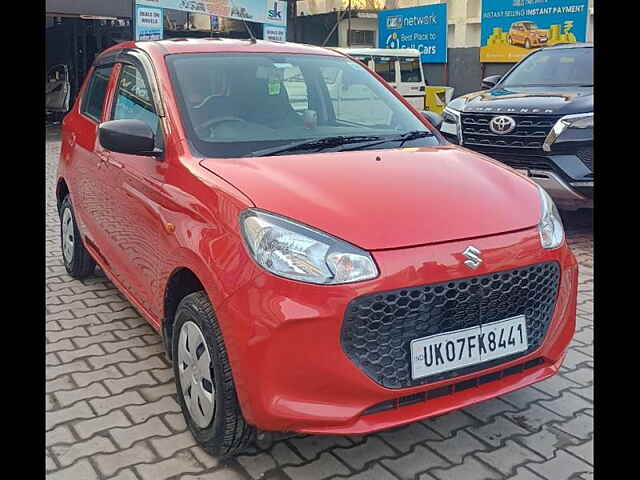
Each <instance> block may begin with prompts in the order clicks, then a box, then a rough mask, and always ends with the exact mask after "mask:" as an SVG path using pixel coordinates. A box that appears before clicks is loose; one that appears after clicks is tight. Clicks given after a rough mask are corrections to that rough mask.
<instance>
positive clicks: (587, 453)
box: [567, 440, 593, 465]
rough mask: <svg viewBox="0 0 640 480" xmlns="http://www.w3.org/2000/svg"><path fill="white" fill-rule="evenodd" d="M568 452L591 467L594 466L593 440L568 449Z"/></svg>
mask: <svg viewBox="0 0 640 480" xmlns="http://www.w3.org/2000/svg"><path fill="white" fill-rule="evenodd" d="M567 451H568V452H570V453H573V454H574V455H575V456H576V457H580V458H581V459H582V460H584V461H585V462H587V463H588V464H590V465H593V440H589V441H587V442H584V443H581V444H580V445H575V446H570V447H567Z"/></svg>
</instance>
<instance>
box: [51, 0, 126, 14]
mask: <svg viewBox="0 0 640 480" xmlns="http://www.w3.org/2000/svg"><path fill="white" fill-rule="evenodd" d="M132 9H133V2H132V0H108V1H105V0H47V1H46V3H45V12H46V13H47V14H51V15H53V14H60V15H95V16H105V17H122V18H131V11H132Z"/></svg>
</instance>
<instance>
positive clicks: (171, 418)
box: [164, 413, 187, 432]
mask: <svg viewBox="0 0 640 480" xmlns="http://www.w3.org/2000/svg"><path fill="white" fill-rule="evenodd" d="M164 421H165V422H166V423H167V425H169V428H171V430H173V431H174V432H183V431H185V430H186V429H187V424H186V423H185V421H184V415H183V414H182V413H169V414H167V415H164Z"/></svg>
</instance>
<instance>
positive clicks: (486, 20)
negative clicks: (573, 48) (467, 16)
mask: <svg viewBox="0 0 640 480" xmlns="http://www.w3.org/2000/svg"><path fill="white" fill-rule="evenodd" d="M587 15H588V0H535V1H534V0H491V1H490V2H488V1H484V2H482V31H481V40H480V61H481V62H509V63H513V62H518V61H520V60H521V59H522V58H523V57H524V56H525V55H527V54H529V53H530V52H531V51H532V50H534V49H536V48H540V47H545V46H548V45H554V44H556V43H575V42H584V41H585V39H586V37H587Z"/></svg>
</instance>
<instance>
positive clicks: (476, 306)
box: [341, 262, 560, 388]
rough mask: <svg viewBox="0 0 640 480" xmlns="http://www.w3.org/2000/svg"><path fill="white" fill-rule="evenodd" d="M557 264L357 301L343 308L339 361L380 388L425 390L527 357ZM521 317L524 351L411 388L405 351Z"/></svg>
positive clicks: (545, 312)
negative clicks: (422, 341) (417, 342)
mask: <svg viewBox="0 0 640 480" xmlns="http://www.w3.org/2000/svg"><path fill="white" fill-rule="evenodd" d="M559 283H560V267H559V265H558V263H557V262H546V263H540V264H535V265H530V266H527V267H523V268H517V269H513V270H508V271H504V272H497V273H491V274H487V275H482V276H477V277H472V278H464V279H460V280H455V281H450V282H442V283H436V284H431V285H424V286H420V287H410V288H403V289H399V290H393V291H388V292H378V293H375V294H370V295H364V296H362V297H358V298H356V299H354V300H352V301H351V303H350V304H349V306H348V307H347V311H346V314H345V318H344V322H343V325H342V332H341V343H342V348H343V350H344V352H345V353H346V355H347V356H348V357H349V358H350V359H351V361H353V362H354V363H355V364H356V366H357V367H358V368H360V369H361V370H362V371H363V372H364V373H365V374H366V375H367V376H368V377H369V378H371V379H372V380H374V381H375V382H377V383H379V384H380V385H382V386H384V387H387V388H406V387H411V386H416V385H424V384H427V383H432V382H435V381H439V380H444V379H447V378H453V377H456V376H459V375H464V374H467V373H471V372H474V371H477V370H481V369H483V368H488V367H491V366H493V365H498V364H500V363H504V362H507V361H510V360H513V359H514V358H518V357H520V356H523V355H526V354H527V353H530V352H532V351H533V350H535V349H536V348H538V347H539V346H540V343H541V342H542V339H543V338H544V335H545V333H546V331H547V327H548V326H549V322H550V320H551V317H552V315H553V310H554V308H555V303H556V297H557V294H558V287H559ZM516 315H525V316H526V322H527V335H528V340H529V348H528V350H527V351H525V352H520V353H517V354H514V355H510V356H507V357H502V358H499V359H495V360H492V361H488V362H484V363H481V364H478V365H472V366H469V367H465V368H461V369H458V370H451V371H448V372H443V373H440V374H436V375H432V376H428V377H424V378H420V379H417V380H413V379H412V378H411V364H410V351H409V344H410V342H411V341H412V340H414V339H417V338H423V337H428V336H430V335H434V334H437V333H445V332H450V331H454V330H460V329H463V328H468V327H473V326H477V325H480V324H483V323H490V322H494V321H497V320H503V319H505V318H509V317H513V316H516Z"/></svg>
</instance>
